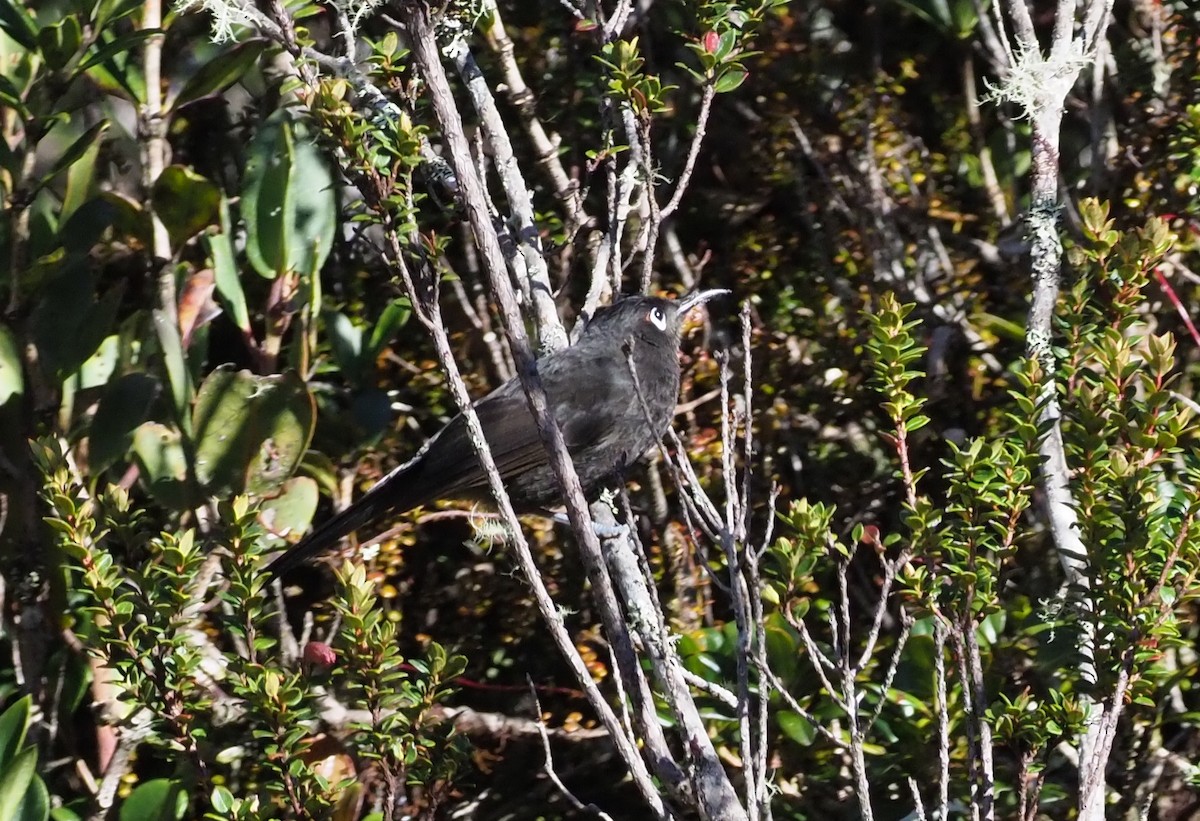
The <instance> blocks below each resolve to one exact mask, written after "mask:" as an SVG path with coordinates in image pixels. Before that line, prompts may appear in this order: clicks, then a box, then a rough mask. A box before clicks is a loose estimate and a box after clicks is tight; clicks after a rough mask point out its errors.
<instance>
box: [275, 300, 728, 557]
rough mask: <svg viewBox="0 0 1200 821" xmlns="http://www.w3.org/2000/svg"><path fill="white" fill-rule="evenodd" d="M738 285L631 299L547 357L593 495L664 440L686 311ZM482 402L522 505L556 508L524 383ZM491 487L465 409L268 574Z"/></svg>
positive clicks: (506, 476) (572, 448)
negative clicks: (372, 528) (386, 523)
mask: <svg viewBox="0 0 1200 821" xmlns="http://www.w3.org/2000/svg"><path fill="white" fill-rule="evenodd" d="M728 293H729V291H728V290H726V289H724V288H713V289H708V290H701V291H693V292H692V293H690V294H688V295H687V296H685V297H683V298H681V299H678V300H673V299H667V298H663V297H655V296H642V295H627V296H622V297H620V298H618V299H616V300H615V301H614V302H613V303H612V304H611V305H608V306H605V307H601V308H598V309H597V310H596V312H595V314H594V315H593V316H592V317H591V318H590V319H589V320H588V321H587V323H586V324H585V326H584V329H583V332H582V333H581V334H580V336H579V339H578V340H577V341H576V342H575V344H574V345H571V346H569V347H567V348H563V349H561V350H557V351H553V352H551V353H549V354H546V355H545V356H543V357H541V358H539V359H538V361H537V369H538V374H539V376H540V377H541V382H542V387H543V389H544V390H545V392H546V400H547V404H548V405H549V407H550V409H551V410H552V411H553V414H554V418H555V420H556V422H557V423H558V426H559V428H560V429H561V430H562V434H563V440H564V442H565V443H566V446H567V451H568V453H569V454H570V456H571V461H572V462H573V463H574V465H575V470H576V472H577V473H578V474H579V480H580V483H581V484H582V485H583V489H584V492H585V493H590V492H591V491H593V490H595V489H596V488H597V487H598V486H600V485H601V484H603V483H604V482H605V481H606V480H608V479H610V478H611V477H613V476H616V475H619V474H621V473H622V472H623V471H624V470H625V469H626V468H628V467H629V466H630V465H632V464H633V463H634V462H635V461H636V460H637V459H639V458H640V457H641V456H642V455H643V454H644V453H645V452H646V451H647V450H649V449H650V448H651V447H653V446H654V445H656V444H657V443H658V441H659V440H660V439H661V438H662V435H663V434H664V433H665V432H666V429H667V425H669V424H670V421H671V417H672V416H673V415H674V411H675V404H676V401H677V400H678V395H679V344H680V337H681V333H682V328H683V320H684V317H685V316H686V315H687V314H688V312H689V311H691V309H692V308H695V307H697V306H699V305H703V304H704V303H706V302H708V301H709V300H710V299H713V298H714V297H717V296H722V295H725V294H728ZM631 365H632V369H631V367H630V366H631ZM635 373H636V379H635V377H634V374H635ZM639 393H640V396H639ZM472 405H473V407H474V409H475V412H476V413H477V414H478V416H479V422H480V425H481V426H482V428H483V434H484V439H485V440H487V443H488V446H489V448H490V450H491V452H492V458H493V459H494V460H495V462H496V468H497V469H498V470H499V473H500V477H501V479H502V480H503V482H504V486H505V489H506V490H507V491H508V493H509V496H510V497H511V499H512V501H513V503H514V505H515V506H516V507H517V508H518V509H523V510H544V509H546V508H548V507H550V506H552V505H553V504H554V503H555V502H557V501H558V500H559V497H560V491H559V486H558V481H557V479H556V478H555V476H554V472H553V470H552V469H551V467H550V464H549V459H548V456H547V453H546V450H545V447H544V445H543V444H542V439H541V436H540V435H539V434H538V428H537V423H536V422H535V421H534V418H533V415H532V412H531V411H530V409H529V404H528V401H527V399H526V396H525V392H524V390H523V388H522V386H521V382H520V380H519V379H518V378H516V377H514V378H512V379H509V380H508V381H507V382H505V383H504V384H503V385H501V386H500V387H498V388H496V389H495V390H494V391H492V392H491V393H489V394H487V395H486V396H484V397H482V398H480V399H478V400H476V401H475V402H474V403H472ZM487 495H488V481H487V476H486V475H485V473H484V471H483V469H482V467H481V466H480V464H479V460H478V457H477V456H476V453H475V449H474V448H473V447H472V445H471V440H470V436H469V434H468V432H467V424H466V418H465V417H464V416H463V415H462V414H461V413H460V414H459V415H457V416H455V417H454V418H453V419H451V420H450V421H449V422H448V423H447V424H446V426H445V427H443V428H442V429H441V430H440V431H438V432H437V433H436V434H434V436H433V438H431V439H430V440H429V441H428V442H427V443H426V444H425V446H424V447H423V448H422V449H421V450H420V451H419V452H418V454H417V455H416V456H415V457H413V458H412V459H411V460H409V461H408V462H406V463H404V464H402V465H400V466H399V467H397V468H395V469H393V470H392V471H391V472H389V473H388V474H387V475H385V476H384V477H383V478H382V479H380V480H379V481H378V482H376V483H375V485H373V486H372V487H371V489H370V490H368V491H367V492H366V493H365V494H363V496H362V497H361V498H360V499H358V500H357V501H356V502H354V503H353V504H351V505H350V506H348V507H347V508H346V509H345V510H342V511H341V512H339V513H337V514H335V515H334V516H333V517H332V518H330V519H329V520H328V521H326V522H324V523H322V524H321V525H319V526H317V527H316V528H315V529H314V530H313V531H312V532H311V533H309V534H308V535H307V536H305V537H304V538H302V539H301V540H300V541H299V542H297V543H296V544H295V545H294V546H292V547H291V548H290V549H288V550H286V551H285V552H284V553H282V554H281V555H279V556H278V557H276V558H275V559H274V560H273V561H272V562H271V563H270V564H269V565H268V566H267V572H268V573H269V574H270V575H271V576H272V577H280V576H282V575H283V574H285V573H287V572H289V571H291V570H292V569H293V568H295V567H298V566H300V565H302V564H307V563H309V562H311V561H312V560H313V559H315V558H317V557H319V556H320V555H322V554H324V553H326V552H329V551H331V550H332V549H333V548H334V547H336V545H337V544H338V542H339V541H340V540H341V539H342V537H343V536H345V535H347V534H349V533H352V532H354V531H356V530H359V529H361V528H365V527H367V526H369V525H371V524H374V523H376V522H378V521H379V520H381V519H383V518H384V517H386V516H388V515H393V516H397V515H400V514H402V513H405V512H407V511H409V510H412V509H413V508H416V507H419V506H421V505H425V504H429V503H431V502H434V501H438V500H441V499H458V498H469V497H485V498H486V497H487Z"/></svg>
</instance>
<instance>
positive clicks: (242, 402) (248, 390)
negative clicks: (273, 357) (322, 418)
mask: <svg viewBox="0 0 1200 821" xmlns="http://www.w3.org/2000/svg"><path fill="white" fill-rule="evenodd" d="M193 421H194V424H193V430H194V431H195V441H196V478H197V479H198V480H199V481H200V483H201V484H202V485H203V486H204V487H205V488H206V490H207V491H208V492H209V493H215V494H219V493H224V492H234V493H240V492H242V491H246V492H249V493H254V494H258V495H262V494H266V493H269V492H271V491H273V490H275V489H276V488H278V487H280V486H281V485H282V484H283V482H284V480H286V479H287V478H288V477H289V476H291V475H292V473H293V472H294V471H295V469H296V466H297V465H298V464H299V463H300V459H301V458H302V457H303V456H304V451H305V450H306V449H307V448H308V443H309V440H310V439H311V437H312V431H313V426H314V424H315V422H316V409H315V405H314V403H313V399H312V396H311V395H310V394H309V392H308V388H307V386H306V385H305V384H304V381H303V380H302V379H300V377H299V376H298V375H296V374H295V373H294V372H289V373H286V374H283V375H279V376H257V375H255V374H252V373H250V372H249V371H234V370H232V369H231V368H221V369H218V370H215V371H213V372H212V373H211V374H209V375H208V377H207V378H206V379H205V380H204V383H203V384H202V385H201V386H200V390H199V393H198V394H197V397H196V409H195V413H194V417H193Z"/></svg>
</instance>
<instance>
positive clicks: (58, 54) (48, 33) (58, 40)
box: [37, 14, 83, 71]
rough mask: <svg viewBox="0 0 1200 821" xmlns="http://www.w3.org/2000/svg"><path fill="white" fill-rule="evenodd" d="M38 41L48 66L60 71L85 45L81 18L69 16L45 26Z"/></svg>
mask: <svg viewBox="0 0 1200 821" xmlns="http://www.w3.org/2000/svg"><path fill="white" fill-rule="evenodd" d="M37 41H38V46H39V47H40V48H41V50H42V57H43V58H44V59H45V60H46V65H47V66H48V67H49V68H50V69H52V70H53V71H58V70H59V69H61V68H63V67H64V66H66V64H67V63H69V62H70V61H71V58H72V57H74V56H75V54H76V52H78V51H79V46H80V45H81V44H82V43H83V32H82V31H81V30H80V28H79V18H78V17H76V16H75V15H74V14H68V15H67V16H66V17H64V18H63V19H61V20H59V21H58V22H57V23H51V24H50V25H48V26H43V27H42V29H41V31H39V32H38V33H37Z"/></svg>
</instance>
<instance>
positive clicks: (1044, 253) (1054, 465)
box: [988, 0, 1121, 821]
mask: <svg viewBox="0 0 1200 821" xmlns="http://www.w3.org/2000/svg"><path fill="white" fill-rule="evenodd" d="M1001 5H1004V6H1005V7H1006V8H1007V9H1008V13H1009V18H1010V19H1011V21H1012V24H1013V27H1014V29H1015V35H1016V41H1017V42H1016V45H1015V46H1014V45H1013V44H1012V43H1011V42H1010V41H1009V40H1008V36H1007V33H1006V32H1005V31H1004V27H1003V25H1002V21H1000V20H999V19H998V23H999V25H998V28H999V29H1000V31H1001V36H1002V37H1003V39H1004V47H1005V51H1006V53H1007V56H1008V61H1009V65H1010V67H1011V68H1013V69H1017V68H1022V69H1023V72H1024V73H1028V72H1030V71H1031V66H1032V69H1033V70H1036V71H1037V72H1038V74H1039V77H1038V80H1039V81H1040V88H1039V89H1038V90H1037V92H1036V94H1035V93H1032V92H1031V90H1030V89H1028V88H1025V89H1023V91H1024V94H1025V96H1024V97H1023V98H1021V97H1018V100H1019V101H1020V102H1022V104H1023V105H1024V107H1025V109H1026V111H1025V113H1026V115H1027V116H1028V117H1029V119H1030V122H1031V123H1032V126H1033V134H1032V149H1033V170H1032V181H1031V182H1032V186H1031V192H1030V200H1031V203H1030V210H1029V233H1030V236H1031V239H1032V243H1031V257H1032V261H1031V268H1032V274H1033V299H1032V305H1031V307H1030V311H1029V321H1028V327H1027V330H1026V354H1027V356H1029V357H1030V358H1031V359H1035V360H1036V361H1037V362H1038V363H1039V364H1040V365H1041V367H1042V379H1041V392H1040V399H1041V412H1040V420H1039V421H1040V422H1041V423H1042V424H1043V425H1044V426H1046V428H1047V432H1046V434H1045V435H1044V436H1043V437H1042V439H1041V440H1040V442H1039V445H1038V451H1039V453H1040V454H1041V456H1042V459H1043V462H1042V482H1043V487H1044V489H1045V493H1046V507H1047V511H1048V516H1049V519H1050V529H1051V533H1052V535H1053V537H1054V543H1055V547H1056V548H1057V553H1058V558H1059V562H1060V564H1061V565H1062V567H1063V570H1064V572H1065V573H1066V576H1067V580H1068V582H1069V583H1070V584H1072V585H1073V586H1075V588H1076V589H1077V590H1079V591H1081V594H1082V596H1081V598H1082V608H1083V614H1082V616H1083V617H1082V618H1081V624H1082V636H1081V647H1080V653H1081V656H1082V657H1083V662H1082V670H1081V674H1082V676H1083V678H1084V681H1085V682H1090V683H1095V682H1096V681H1097V673H1096V668H1095V644H1096V636H1095V623H1094V621H1093V620H1092V619H1091V618H1090V614H1091V613H1094V612H1095V604H1094V602H1093V600H1092V595H1091V593H1090V588H1091V585H1090V579H1089V571H1090V564H1091V562H1090V559H1089V556H1088V552H1087V547H1086V546H1085V545H1084V544H1083V541H1082V539H1081V538H1080V536H1079V527H1078V517H1077V515H1076V512H1075V500H1074V497H1073V494H1072V492H1071V488H1070V478H1069V477H1070V466H1069V464H1068V463H1067V458H1066V451H1065V448H1064V446H1063V438H1062V423H1061V417H1062V411H1061V407H1060V405H1059V401H1058V394H1057V390H1056V386H1055V370H1056V361H1055V356H1054V352H1053V349H1052V346H1051V340H1052V332H1053V327H1052V322H1053V317H1054V309H1055V306H1056V304H1057V302H1058V294H1059V283H1060V277H1061V259H1062V241H1061V239H1060V238H1059V235H1058V200H1059V182H1058V175H1059V164H1060V162H1059V160H1060V158H1059V139H1060V130H1061V126H1062V112H1063V101H1064V100H1065V99H1066V95H1067V94H1068V92H1070V90H1071V87H1072V86H1073V85H1074V82H1075V78H1076V77H1077V76H1078V73H1079V70H1080V69H1081V68H1082V63H1083V61H1082V60H1081V59H1080V58H1089V59H1090V58H1091V57H1094V55H1095V52H1096V46H1097V42H1098V40H1099V39H1100V37H1101V36H1102V35H1103V33H1104V29H1105V27H1106V26H1107V23H1108V20H1109V18H1110V17H1111V13H1112V0H1089V2H1088V3H1087V5H1086V6H1085V10H1084V20H1083V26H1082V32H1081V34H1082V36H1081V38H1080V39H1078V40H1076V38H1075V37H1074V36H1073V29H1074V26H1075V22H1076V14H1075V5H1076V3H1075V0H1059V2H1058V4H1057V5H1058V7H1057V11H1056V17H1055V21H1054V37H1053V40H1052V42H1051V45H1050V56H1049V58H1045V57H1042V56H1041V54H1042V52H1041V47H1040V45H1039V43H1038V39H1037V35H1036V32H1035V30H1034V25H1033V20H1032V17H1031V16H1030V12H1029V9H1028V8H1027V7H1026V5H1025V0H1006V2H1005V3H1003V4H1001V3H996V4H995V8H996V14H997V16H999V14H1000V11H999V7H1000V6H1001ZM1011 79H1012V78H1010V80H1009V82H1011ZM1021 90H1022V89H1018V91H1021ZM1082 697H1083V703H1084V706H1085V707H1089V708H1091V709H1089V710H1088V711H1087V712H1088V717H1087V718H1086V719H1085V730H1084V736H1083V738H1082V739H1081V740H1080V750H1079V752H1080V755H1079V759H1080V767H1081V772H1080V794H1079V817H1080V819H1081V821H1099V819H1102V818H1103V816H1104V779H1103V769H1104V764H1105V760H1106V759H1107V754H1105V755H1104V757H1103V758H1101V757H1100V756H1098V755H1097V754H1098V753H1100V752H1101V736H1102V734H1103V731H1104V728H1103V723H1104V717H1105V712H1106V711H1105V710H1104V708H1103V704H1101V703H1098V702H1096V701H1095V700H1094V699H1093V698H1091V697H1090V696H1089V695H1088V694H1087V693H1086V691H1085V692H1084V694H1083V696H1082ZM1110 709H1111V710H1113V711H1114V712H1117V713H1119V712H1120V709H1121V705H1120V703H1119V702H1114V703H1113V704H1112V705H1111V708H1110ZM1089 767H1099V769H1100V773H1099V774H1098V775H1096V774H1094V773H1092V772H1089V771H1088V769H1087V768H1089ZM988 775H989V776H990V774H988Z"/></svg>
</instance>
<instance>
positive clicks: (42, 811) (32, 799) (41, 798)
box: [14, 775, 50, 821]
mask: <svg viewBox="0 0 1200 821" xmlns="http://www.w3.org/2000/svg"><path fill="white" fill-rule="evenodd" d="M49 817H50V791H49V790H47V789H46V782H44V781H42V778H41V776H38V775H35V776H34V777H33V779H32V780H31V781H30V782H29V789H27V790H25V795H24V797H23V798H22V799H21V806H20V808H19V809H18V810H17V816H16V818H15V819H14V821H46V819H48V818H49Z"/></svg>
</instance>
